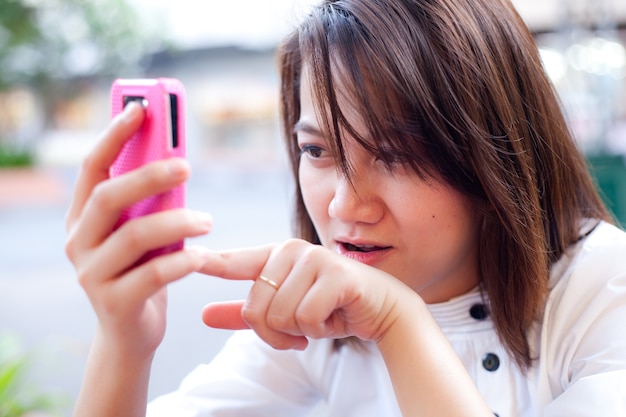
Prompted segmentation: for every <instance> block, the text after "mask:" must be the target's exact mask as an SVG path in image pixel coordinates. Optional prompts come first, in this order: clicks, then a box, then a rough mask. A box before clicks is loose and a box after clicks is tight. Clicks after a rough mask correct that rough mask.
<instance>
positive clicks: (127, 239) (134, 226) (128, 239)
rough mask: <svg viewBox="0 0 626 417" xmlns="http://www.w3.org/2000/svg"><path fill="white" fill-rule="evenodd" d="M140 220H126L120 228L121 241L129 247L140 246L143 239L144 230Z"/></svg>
mask: <svg viewBox="0 0 626 417" xmlns="http://www.w3.org/2000/svg"><path fill="white" fill-rule="evenodd" d="M140 226H141V224H140V222H136V221H134V222H126V223H124V225H123V226H122V227H121V228H120V233H121V234H122V236H123V238H122V242H124V244H125V245H126V246H127V247H128V248H129V249H130V248H136V247H138V246H140V245H141V244H142V242H143V240H144V235H145V234H144V231H143V228H142V227H140Z"/></svg>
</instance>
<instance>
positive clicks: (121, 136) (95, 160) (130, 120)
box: [66, 102, 144, 229]
mask: <svg viewBox="0 0 626 417" xmlns="http://www.w3.org/2000/svg"><path fill="white" fill-rule="evenodd" d="M143 119H144V112H143V109H142V107H141V105H139V104H138V103H135V102H131V103H129V104H128V105H127V106H126V108H125V109H124V111H123V112H122V113H120V114H119V115H117V116H116V117H115V118H114V119H113V121H112V122H111V125H110V126H109V128H108V129H107V130H106V131H105V132H104V134H103V137H102V138H101V139H100V140H99V141H98V143H97V144H96V146H95V147H94V149H93V150H92V151H91V152H90V153H89V155H88V156H87V158H85V161H84V162H83V165H82V168H81V171H80V174H79V176H78V180H77V181H76V186H75V191H74V198H73V199H72V202H71V203H70V208H69V210H68V212H67V215H66V226H67V228H68V229H69V228H70V227H71V226H72V225H73V224H74V222H75V221H76V219H77V218H78V217H79V216H80V213H81V212H82V210H83V206H84V205H85V202H86V201H87V199H88V198H89V195H90V194H91V192H92V191H93V188H94V187H95V186H96V185H97V184H98V183H100V182H102V181H104V180H106V179H108V178H109V168H110V166H111V164H113V162H114V161H115V158H117V155H118V154H119V153H120V150H121V149H122V147H123V146H124V143H125V142H126V141H127V140H128V139H129V138H130V137H131V136H132V134H133V133H135V132H136V131H137V130H138V129H139V127H140V126H141V124H142V123H143Z"/></svg>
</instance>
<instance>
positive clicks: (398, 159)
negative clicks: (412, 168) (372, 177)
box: [376, 149, 409, 168]
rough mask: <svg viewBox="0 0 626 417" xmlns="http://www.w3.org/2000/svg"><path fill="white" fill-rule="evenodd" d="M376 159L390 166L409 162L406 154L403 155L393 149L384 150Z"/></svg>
mask: <svg viewBox="0 0 626 417" xmlns="http://www.w3.org/2000/svg"><path fill="white" fill-rule="evenodd" d="M376 160H377V161H380V162H381V163H383V164H385V166H387V167H388V168H392V167H394V166H402V165H406V164H408V163H409V160H408V159H407V157H406V155H403V154H402V153H400V152H396V151H394V150H391V149H385V150H383V151H382V152H381V153H380V154H379V155H377V156H376Z"/></svg>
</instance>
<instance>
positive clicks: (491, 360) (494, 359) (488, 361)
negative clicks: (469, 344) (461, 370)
mask: <svg viewBox="0 0 626 417" xmlns="http://www.w3.org/2000/svg"><path fill="white" fill-rule="evenodd" d="M499 367H500V358H498V355H496V354H495V353H487V354H486V355H485V356H483V368H485V369H486V370H488V371H489V372H493V371H495V370H496V369H498V368H499Z"/></svg>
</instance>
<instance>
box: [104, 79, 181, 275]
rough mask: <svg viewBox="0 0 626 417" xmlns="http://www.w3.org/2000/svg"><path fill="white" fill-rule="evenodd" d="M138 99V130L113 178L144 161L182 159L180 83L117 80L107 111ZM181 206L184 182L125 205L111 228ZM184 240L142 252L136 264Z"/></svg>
mask: <svg viewBox="0 0 626 417" xmlns="http://www.w3.org/2000/svg"><path fill="white" fill-rule="evenodd" d="M133 101H136V102H139V103H140V104H141V105H142V106H143V107H144V111H145V118H144V121H143V124H142V126H141V127H140V129H139V130H138V131H137V132H136V133H135V134H134V135H133V136H132V137H131V138H130V139H129V140H128V141H127V142H126V144H125V145H124V147H123V148H122V150H121V151H120V154H119V155H118V156H117V159H116V160H115V162H114V163H113V164H112V165H111V168H110V175H111V177H115V176H118V175H121V174H124V173H125V172H128V171H131V170H133V169H136V168H138V167H140V166H142V165H144V164H146V163H149V162H152V161H156V160H159V159H166V158H171V157H181V158H184V157H185V155H186V137H185V90H184V87H183V84H182V83H181V82H180V81H179V80H176V79H173V78H156V79H117V80H115V81H114V82H113V84H112V86H111V114H112V117H115V116H116V115H117V114H118V113H120V112H122V111H123V110H124V107H125V106H126V105H128V103H130V102H133ZM184 206H185V185H184V184H181V185H180V186H178V187H176V188H174V189H172V190H169V191H167V192H165V193H162V194H158V195H154V196H151V197H148V198H146V199H144V200H141V201H139V202H137V203H135V204H133V205H132V206H130V207H127V208H126V209H125V210H124V211H123V212H122V214H121V215H120V218H119V220H118V221H117V224H116V226H115V228H116V229H117V228H119V227H120V226H122V225H123V224H124V223H125V222H127V221H128V220H130V219H133V218H136V217H139V216H145V215H147V214H151V213H155V212H158V211H162V210H168V209H173V208H181V207H184ZM183 245H184V242H183V241H180V242H176V243H174V244H171V245H168V246H166V247H163V248H158V249H154V250H151V251H149V252H148V253H146V254H145V255H144V256H143V257H142V258H141V259H140V260H139V261H138V262H137V264H140V263H143V262H145V261H147V260H149V259H152V258H153V257H155V256H158V255H162V254H165V253H171V252H174V251H177V250H180V249H182V248H183Z"/></svg>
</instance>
